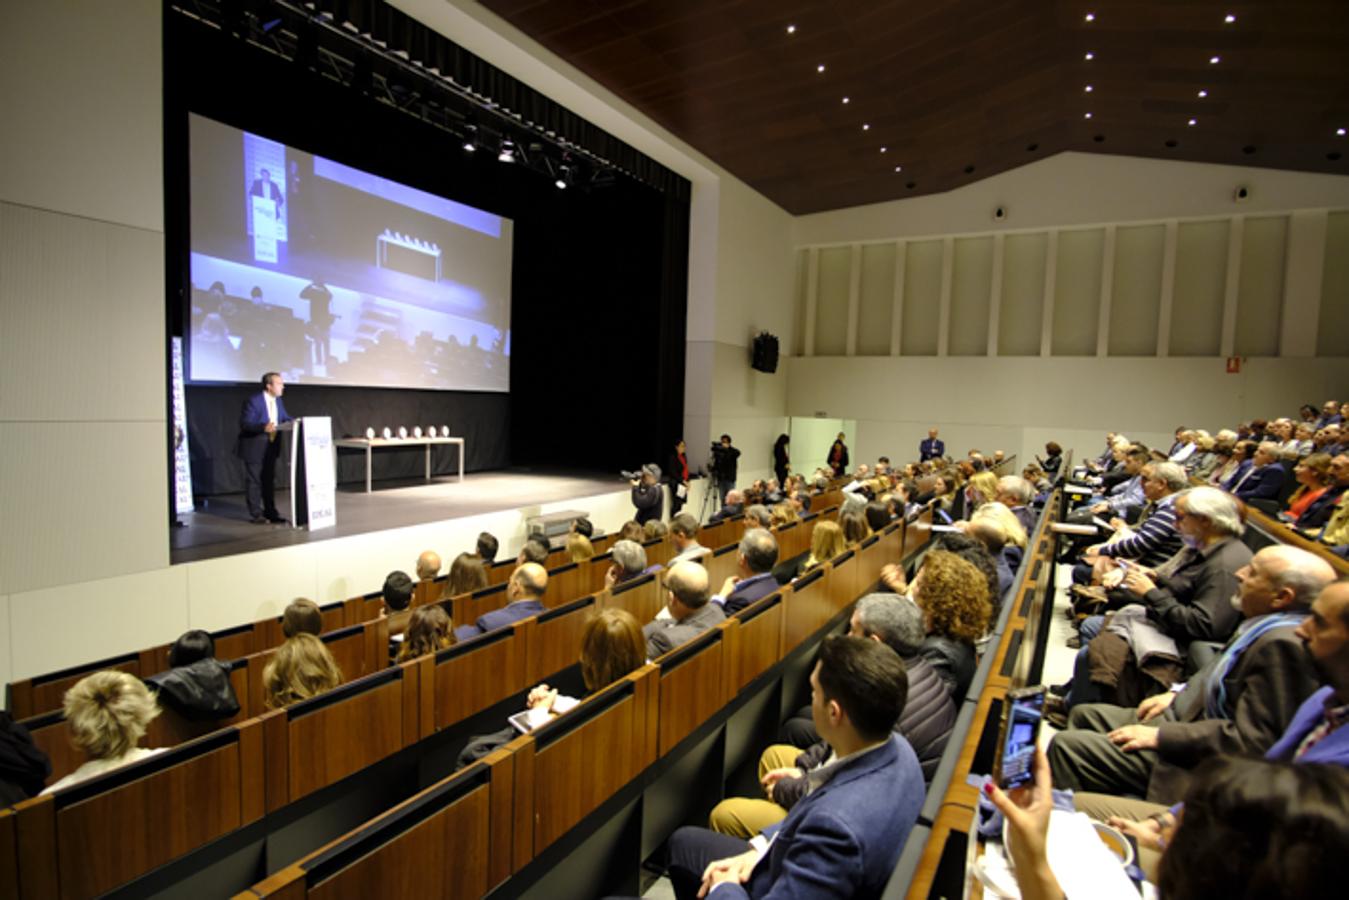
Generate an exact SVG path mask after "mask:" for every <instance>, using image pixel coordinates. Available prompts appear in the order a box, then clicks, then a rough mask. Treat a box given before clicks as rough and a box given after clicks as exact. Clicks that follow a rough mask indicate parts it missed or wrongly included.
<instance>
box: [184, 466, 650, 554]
mask: <svg viewBox="0 0 1349 900" xmlns="http://www.w3.org/2000/svg"><path fill="white" fill-rule="evenodd" d="M626 487H627V484H626V482H624V481H623V480H622V479H620V478H618V477H616V476H614V475H609V476H607V477H606V476H604V475H601V474H599V473H595V472H575V471H570V472H567V471H558V470H547V469H532V468H514V469H506V470H498V471H492V472H471V473H469V474H467V475H465V476H464V481H463V483H462V484H460V483H459V481H458V480H457V477H456V476H454V475H443V476H438V477H435V478H432V479H431V480H430V481H423V480H421V479H404V480H398V481H383V482H378V481H377V482H375V490H374V492H373V493H370V494H367V493H366V492H365V482H364V481H362V482H360V483H359V484H355V483H353V484H350V485H342V486H340V487H338V489H337V526H336V527H335V528H325V529H323V530H321V531H316V532H313V533H311V532H309V531H308V530H306V529H303V528H292V527H291V526H290V525H253V524H251V523H250V522H249V521H248V511H247V508H246V506H245V504H244V496H243V494H227V495H223V496H218V497H208V498H206V499H205V502H204V503H202V504H201V505H199V506H198V508H197V511H196V512H192V513H188V514H186V515H182V516H179V517H178V520H179V521H180V522H182V523H183V526H184V527H182V528H176V527H175V528H170V529H169V543H170V559H171V561H172V562H173V563H175V564H176V563H186V562H196V561H198V560H203V559H215V558H216V557H220V556H232V555H234V554H238V553H253V552H255V551H258V550H271V549H273V548H275V547H289V546H291V545H294V544H307V543H309V542H310V541H324V540H330V539H332V538H340V537H350V536H351V535H356V534H366V533H368V532H371V531H385V530H387V529H390V528H403V527H406V526H408V525H422V524H425V523H427V522H439V521H442V520H444V519H458V518H463V517H465V516H476V515H481V514H482V513H490V512H499V511H501V510H506V509H519V508H520V507H522V506H538V505H540V504H544V503H556V502H558V501H561V500H567V499H569V498H572V497H578V498H579V497H591V496H594V495H595V494H606V493H611V492H613V491H621V490H624V489H625V488H626ZM276 506H277V509H279V510H280V511H281V514H282V515H283V516H286V517H287V518H289V517H290V514H289V509H290V492H289V491H280V490H279V491H277V492H276Z"/></svg>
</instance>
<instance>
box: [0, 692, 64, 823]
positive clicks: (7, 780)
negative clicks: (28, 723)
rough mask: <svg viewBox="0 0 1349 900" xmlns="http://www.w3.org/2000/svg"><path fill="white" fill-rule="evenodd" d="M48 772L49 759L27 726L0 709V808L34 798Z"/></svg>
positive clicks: (44, 781)
mask: <svg viewBox="0 0 1349 900" xmlns="http://www.w3.org/2000/svg"><path fill="white" fill-rule="evenodd" d="M51 773H52V764H51V761H50V760H49V759H47V754H45V753H43V752H42V751H41V750H39V749H38V747H37V745H36V744H34V743H33V736H32V735H30V734H29V733H28V729H27V728H25V727H24V726H22V725H20V724H19V723H18V722H15V721H14V719H13V717H11V716H10V714H9V713H8V712H7V711H5V710H0V808H3V807H9V806H13V805H14V804H16V803H19V802H21V801H23V800H27V799H28V798H29V797H36V796H37V795H38V794H40V793H41V792H42V786H43V785H44V784H46V782H47V778H48V777H49V776H50V775H51Z"/></svg>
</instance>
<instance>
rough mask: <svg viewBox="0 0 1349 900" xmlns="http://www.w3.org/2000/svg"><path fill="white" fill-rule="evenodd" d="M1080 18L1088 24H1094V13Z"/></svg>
mask: <svg viewBox="0 0 1349 900" xmlns="http://www.w3.org/2000/svg"><path fill="white" fill-rule="evenodd" d="M1082 18H1084V19H1086V20H1087V21H1088V22H1095V21H1096V13H1087V14H1086V15H1085V16H1083V17H1082Z"/></svg>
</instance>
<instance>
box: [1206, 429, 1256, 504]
mask: <svg viewBox="0 0 1349 900" xmlns="http://www.w3.org/2000/svg"><path fill="white" fill-rule="evenodd" d="M1259 446H1260V445H1259V444H1257V443H1256V442H1255V441H1237V442H1236V444H1235V445H1233V447H1232V454H1231V455H1230V456H1229V457H1228V458H1227V464H1226V465H1224V466H1223V467H1222V468H1220V469H1218V470H1216V471H1215V472H1214V473H1213V475H1212V477H1211V478H1210V479H1209V480H1210V482H1212V483H1213V484H1214V485H1215V486H1217V487H1220V488H1222V489H1223V490H1225V491H1229V492H1230V491H1231V490H1232V488H1233V487H1234V486H1235V485H1236V483H1237V482H1238V481H1240V480H1241V476H1242V475H1245V474H1246V470H1247V469H1249V468H1250V467H1251V465H1252V460H1253V459H1254V458H1255V451H1256V450H1257V449H1258V448H1259Z"/></svg>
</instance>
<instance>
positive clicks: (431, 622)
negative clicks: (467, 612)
mask: <svg viewBox="0 0 1349 900" xmlns="http://www.w3.org/2000/svg"><path fill="white" fill-rule="evenodd" d="M453 645H454V627H453V625H452V624H451V622H450V617H449V615H448V614H447V613H446V612H445V610H444V609H443V608H442V607H440V606H419V607H417V608H416V609H414V610H413V611H412V616H411V617H410V618H409V619H408V627H407V631H406V632H404V634H403V643H402V646H401V647H399V648H398V662H403V661H404V660H408V659H416V658H417V657H418V656H425V655H426V654H428V653H435V652H436V651H437V650H444V649H445V648H446V647H451V646H453Z"/></svg>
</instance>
